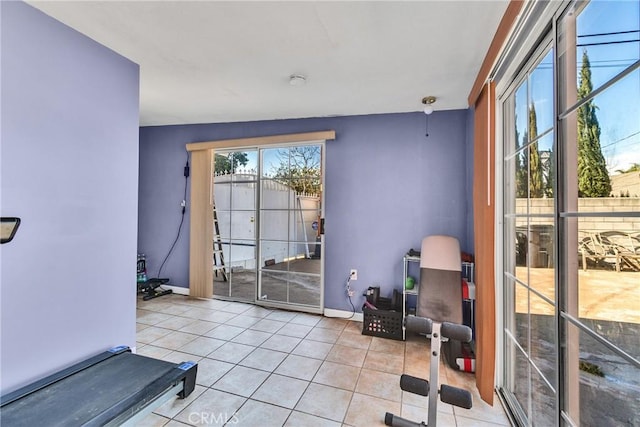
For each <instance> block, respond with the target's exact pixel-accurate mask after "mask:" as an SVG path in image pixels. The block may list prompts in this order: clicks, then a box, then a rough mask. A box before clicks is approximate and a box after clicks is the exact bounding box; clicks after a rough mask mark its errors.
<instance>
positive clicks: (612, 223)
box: [498, 0, 640, 426]
mask: <svg viewBox="0 0 640 427" xmlns="http://www.w3.org/2000/svg"><path fill="white" fill-rule="evenodd" d="M548 5H549V7H553V6H555V7H557V8H558V10H557V11H556V12H555V13H554V14H549V15H547V16H553V17H552V18H549V19H550V22H549V25H548V26H547V27H546V28H547V31H548V32H547V33H546V34H537V35H536V34H531V35H529V36H530V37H533V38H537V39H539V40H542V42H541V43H539V44H538V45H537V46H536V47H535V48H534V49H533V50H532V51H531V53H530V54H529V55H528V57H526V58H521V59H522V61H521V63H520V66H517V67H514V68H513V69H519V70H520V71H519V72H518V73H517V75H513V76H511V80H510V82H508V83H506V84H504V85H503V87H504V89H503V90H502V91H501V92H500V98H499V99H500V104H499V105H500V111H501V122H502V124H503V126H502V133H501V135H502V147H501V154H502V159H501V160H502V170H501V176H502V182H501V187H502V194H503V200H502V205H503V211H502V216H501V233H502V242H501V248H502V249H501V250H502V254H501V257H500V258H501V266H502V275H501V279H500V280H501V287H502V288H503V311H502V320H503V322H502V323H503V330H502V342H503V349H502V350H503V352H504V358H503V372H502V381H501V385H500V392H501V395H502V396H503V398H504V399H505V401H506V402H507V404H508V406H509V408H510V409H511V411H512V413H513V414H514V416H515V419H516V420H517V422H518V424H520V425H530V426H531V425H533V426H535V425H538V426H547V425H568V426H577V425H589V426H591V425H603V426H604V425H640V340H639V339H638V336H640V308H639V306H638V302H639V301H640V2H638V1H637V0H636V1H624V2H610V1H598V0H594V1H590V2H583V1H578V2H573V3H570V4H567V5H562V6H566V8H564V10H562V9H561V8H560V4H555V5H554V4H553V3H552V2H550V3H548ZM531 19H534V18H533V17H532V18H531ZM541 27H543V26H541ZM549 29H550V30H549ZM498 164H499V163H498Z"/></svg>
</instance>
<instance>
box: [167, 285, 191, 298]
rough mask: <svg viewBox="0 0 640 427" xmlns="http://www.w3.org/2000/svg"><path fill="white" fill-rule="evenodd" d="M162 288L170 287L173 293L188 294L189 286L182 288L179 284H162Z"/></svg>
mask: <svg viewBox="0 0 640 427" xmlns="http://www.w3.org/2000/svg"><path fill="white" fill-rule="evenodd" d="M161 288H162V289H171V290H172V291H173V293H174V294H178V295H187V296H189V288H183V287H180V286H171V285H162V286H161Z"/></svg>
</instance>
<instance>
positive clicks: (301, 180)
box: [273, 145, 322, 194]
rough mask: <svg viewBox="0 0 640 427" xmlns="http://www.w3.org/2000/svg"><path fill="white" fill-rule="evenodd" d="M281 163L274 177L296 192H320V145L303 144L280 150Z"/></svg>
mask: <svg viewBox="0 0 640 427" xmlns="http://www.w3.org/2000/svg"><path fill="white" fill-rule="evenodd" d="M278 158H279V160H280V164H279V165H278V166H277V168H276V170H275V173H274V174H273V178H274V179H275V180H276V181H278V182H281V183H282V184H285V185H287V186H289V187H290V188H292V189H293V190H294V191H295V192H296V193H298V194H301V193H306V194H320V192H321V191H322V188H321V170H320V146H319V145H303V146H298V147H291V148H288V149H283V150H280V151H279V152H278Z"/></svg>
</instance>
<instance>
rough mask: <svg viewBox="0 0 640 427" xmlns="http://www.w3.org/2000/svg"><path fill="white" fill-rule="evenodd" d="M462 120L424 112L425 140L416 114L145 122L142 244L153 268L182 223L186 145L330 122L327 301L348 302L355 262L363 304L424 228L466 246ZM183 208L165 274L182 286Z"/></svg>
mask: <svg viewBox="0 0 640 427" xmlns="http://www.w3.org/2000/svg"><path fill="white" fill-rule="evenodd" d="M468 126H469V117H468V112H467V111H466V110H459V111H442V112H436V113H434V114H433V115H432V116H430V118H429V134H430V136H429V138H425V116H424V114H422V113H407V114H384V115H371V116H351V117H335V118H316V119H301V120H280V121H267V122H251V123H228V124H210V125H191V126H165V127H147V128H142V129H141V130H140V193H139V204H140V208H139V234H138V248H139V250H140V251H142V252H144V253H145V254H146V255H147V259H148V266H149V268H150V273H151V275H155V274H156V273H157V269H158V267H159V266H160V263H161V262H162V259H163V258H164V256H165V255H166V253H167V251H168V250H169V247H170V245H171V243H172V242H173V240H174V239H175V236H176V231H177V228H178V224H179V222H180V207H179V204H180V201H181V200H182V198H183V191H184V178H183V176H182V170H183V166H184V163H185V160H186V151H185V144H186V143H189V142H197V141H207V140H215V139H225V138H242V137H250V136H261V135H274V134H285V133H296V132H311V131H318V130H328V129H335V131H336V140H334V141H329V142H327V160H326V166H327V173H326V230H327V234H326V240H325V242H326V261H325V262H326V263H325V272H326V276H325V283H326V291H325V306H326V307H327V308H332V309H340V310H350V309H351V307H350V306H349V303H348V300H347V299H346V296H345V291H344V281H345V279H346V277H347V275H348V274H349V270H350V269H351V268H357V269H358V281H357V282H352V284H353V285H355V286H354V287H355V289H356V291H357V293H356V295H357V297H356V298H355V299H354V303H355V304H356V306H359V305H362V301H363V299H362V298H361V297H360V295H361V294H362V291H364V289H366V288H367V287H368V286H371V285H373V284H377V285H380V286H381V287H382V288H383V292H382V293H383V295H384V294H390V293H391V289H392V288H394V287H397V288H400V286H401V279H402V256H403V255H404V254H405V253H406V252H407V250H409V249H410V248H419V247H420V242H421V240H422V238H423V237H425V236H427V235H430V234H450V235H453V236H456V237H457V238H458V239H459V240H460V244H461V247H462V249H463V250H466V251H471V250H472V244H473V243H472V239H471V238H470V236H469V223H470V222H471V218H470V217H469V212H470V207H469V203H471V199H470V198H469V196H470V190H468V189H467V188H466V187H468V184H469V182H470V178H469V177H468V175H467V174H468V173H469V168H468V164H469V160H468V156H469V153H470V152H471V151H470V149H469V148H468V139H469V138H468V137H467V131H468V130H469V129H470V128H468ZM188 213H189V212H188V210H187V215H186V218H185V223H184V225H183V230H182V235H181V237H180V239H179V241H178V243H177V245H176V248H175V250H174V253H173V254H172V255H171V257H170V258H169V260H168V261H167V263H166V264H165V267H164V268H163V273H162V276H167V277H170V278H171V279H172V281H173V283H174V284H175V285H178V286H185V287H187V286H188V276H189V271H188V258H189V232H188V230H189V218H188Z"/></svg>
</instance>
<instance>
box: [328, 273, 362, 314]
mask: <svg viewBox="0 0 640 427" xmlns="http://www.w3.org/2000/svg"><path fill="white" fill-rule="evenodd" d="M350 283H351V274H349V277H347V298H349V304H351V309H352V312H351V316H349V317H342V316H327V315H326V314H324V315H323V316H324V317H328V318H331V319H344V320H349V319H352V318H353V316H355V315H356V307H355V306H354V305H353V301H351V294H352V292H353V291H352V290H351V285H350Z"/></svg>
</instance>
